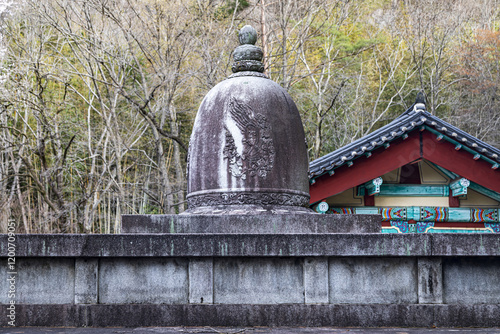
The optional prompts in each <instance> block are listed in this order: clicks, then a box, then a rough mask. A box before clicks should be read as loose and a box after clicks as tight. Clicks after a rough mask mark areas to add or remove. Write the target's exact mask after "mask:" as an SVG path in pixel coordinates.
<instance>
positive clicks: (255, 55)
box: [231, 25, 264, 73]
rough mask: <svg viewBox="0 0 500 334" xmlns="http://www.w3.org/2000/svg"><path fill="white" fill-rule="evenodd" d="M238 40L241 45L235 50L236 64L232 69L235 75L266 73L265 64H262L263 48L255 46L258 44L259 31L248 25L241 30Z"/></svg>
mask: <svg viewBox="0 0 500 334" xmlns="http://www.w3.org/2000/svg"><path fill="white" fill-rule="evenodd" d="M238 38H239V40H240V44H241V45H240V46H238V47H237V48H236V49H235V50H234V54H233V59H234V64H233V66H232V68H231V69H232V70H233V73H237V72H245V71H253V72H259V73H262V72H264V64H263V63H262V57H263V56H264V53H263V52H262V50H261V48H259V47H258V46H255V45H254V44H255V43H256V42H257V31H255V29H254V28H253V27H252V26H249V25H246V26H244V27H243V28H241V30H240V32H239V34H238Z"/></svg>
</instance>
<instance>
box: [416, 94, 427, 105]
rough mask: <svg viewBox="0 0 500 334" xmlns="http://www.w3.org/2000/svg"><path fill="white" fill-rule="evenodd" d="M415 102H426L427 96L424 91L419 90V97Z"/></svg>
mask: <svg viewBox="0 0 500 334" xmlns="http://www.w3.org/2000/svg"><path fill="white" fill-rule="evenodd" d="M415 103H423V104H425V96H424V93H423V92H418V94H417V99H416V100H415Z"/></svg>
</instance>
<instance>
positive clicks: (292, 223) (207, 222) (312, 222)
mask: <svg viewBox="0 0 500 334" xmlns="http://www.w3.org/2000/svg"><path fill="white" fill-rule="evenodd" d="M239 209H240V210H239V211H244V209H243V208H239ZM263 211H265V210H263ZM232 212H238V210H236V209H234V210H233V211H232ZM311 212H312V211H311ZM381 221H382V218H381V216H380V215H321V214H317V213H283V214H269V213H263V214H227V215H123V216H122V233H227V234H233V233H235V234H267V233H272V234H295V233H380V231H381V224H380V222H381Z"/></svg>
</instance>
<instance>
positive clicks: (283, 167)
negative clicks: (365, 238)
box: [185, 26, 313, 214]
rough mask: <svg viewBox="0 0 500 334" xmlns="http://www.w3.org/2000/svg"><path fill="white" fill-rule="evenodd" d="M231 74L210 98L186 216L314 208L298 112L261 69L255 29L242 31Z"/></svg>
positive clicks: (192, 154) (194, 148)
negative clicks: (311, 201) (311, 202)
mask: <svg viewBox="0 0 500 334" xmlns="http://www.w3.org/2000/svg"><path fill="white" fill-rule="evenodd" d="M239 39H240V42H241V43H242V45H240V46H238V47H237V48H236V50H235V51H234V60H235V64H234V65H233V72H235V73H234V74H232V75H231V76H230V77H229V78H228V79H226V80H224V81H222V82H220V83H219V84H217V85H216V86H215V87H214V88H212V89H211V90H210V92H208V94H207V95H206V96H205V98H204V99H203V101H202V103H201V105H200V108H199V110H198V114H197V115H196V119H195V122H194V125H193V132H192V134H191V139H190V143H189V151H188V194H187V202H188V210H187V211H186V212H185V214H242V213H247V214H260V213H273V212H284V211H288V212H292V211H293V212H299V213H301V212H302V213H312V212H313V211H312V210H310V209H309V208H308V206H309V182H308V177H307V170H308V165H309V163H308V157H307V148H306V146H305V135H304V128H303V127H302V122H301V119H300V115H299V111H298V110H297V107H296V105H295V103H294V102H293V100H292V98H291V97H290V95H288V93H287V92H286V90H284V89H283V88H282V87H281V86H279V85H278V84H277V83H275V82H274V81H272V80H270V79H269V78H267V77H266V76H265V75H264V74H262V73H261V72H262V71H263V65H262V62H261V60H262V51H261V49H260V48H259V47H257V46H255V45H254V44H253V43H255V42H256V41H257V33H256V31H255V29H253V28H252V27H250V26H245V27H243V28H242V29H241V30H240V33H239Z"/></svg>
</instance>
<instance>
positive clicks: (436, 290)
mask: <svg viewBox="0 0 500 334" xmlns="http://www.w3.org/2000/svg"><path fill="white" fill-rule="evenodd" d="M418 302H419V303H420V304H441V303H442V302H443V267H442V260H441V258H440V257H435V258H430V257H419V258H418Z"/></svg>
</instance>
